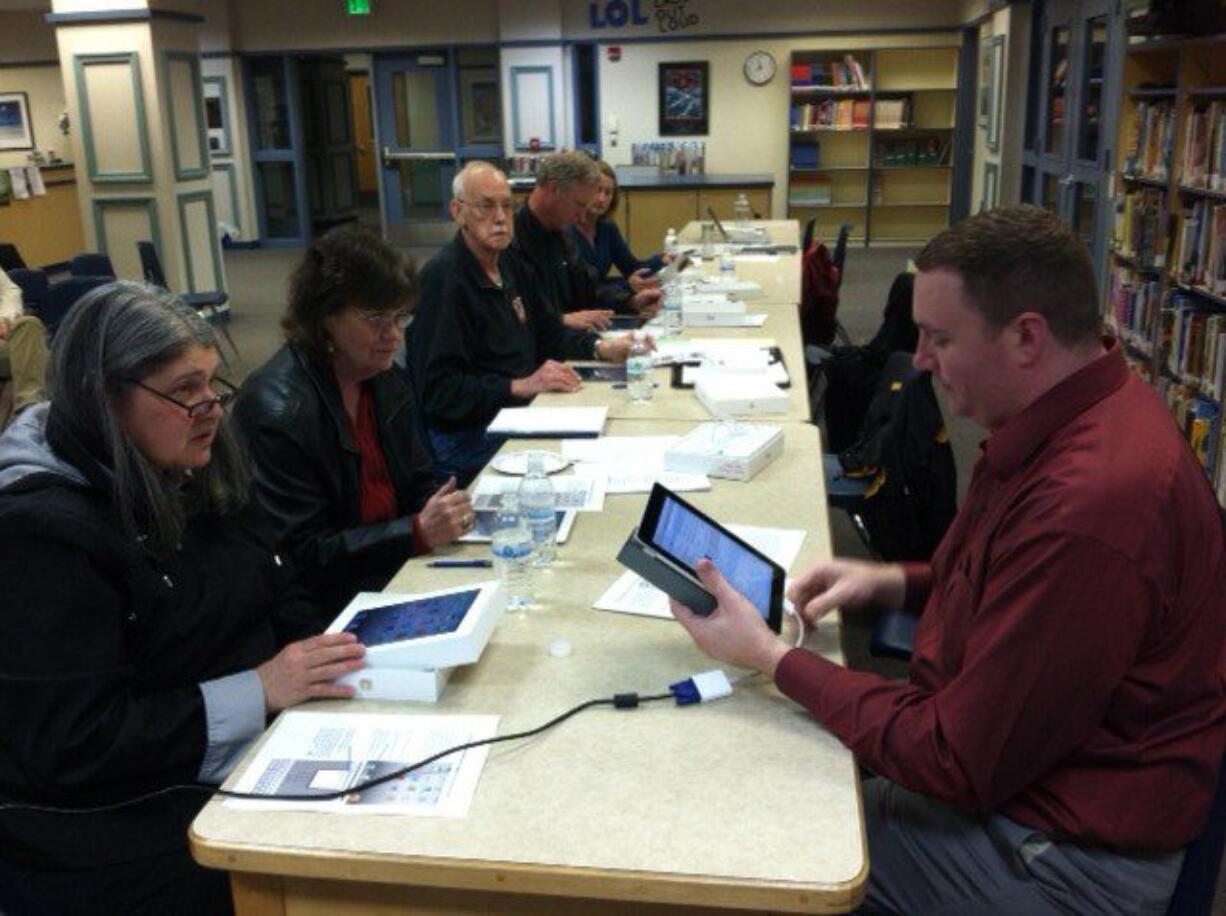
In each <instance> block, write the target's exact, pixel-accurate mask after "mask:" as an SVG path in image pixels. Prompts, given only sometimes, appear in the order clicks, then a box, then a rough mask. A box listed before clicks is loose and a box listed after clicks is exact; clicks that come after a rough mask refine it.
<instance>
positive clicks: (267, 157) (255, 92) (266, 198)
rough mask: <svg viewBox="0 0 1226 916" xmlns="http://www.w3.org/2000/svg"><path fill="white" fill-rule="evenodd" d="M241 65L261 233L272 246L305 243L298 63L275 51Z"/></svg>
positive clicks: (307, 229)
mask: <svg viewBox="0 0 1226 916" xmlns="http://www.w3.org/2000/svg"><path fill="white" fill-rule="evenodd" d="M243 65H244V68H245V70H246V83H247V93H248V106H247V111H248V118H249V132H250V136H251V158H252V160H253V165H254V168H253V170H252V171H253V174H254V177H255V197H256V213H257V215H258V216H259V221H260V236H261V238H262V240H263V243H264V244H266V245H270V246H273V247H276V246H282V245H291V246H292V245H302V244H305V242H306V240H307V238H308V235H309V232H310V217H309V209H308V204H307V183H306V175H305V169H304V168H303V160H302V123H301V117H300V107H299V99H298V89H299V86H298V68H297V62H296V61H295V60H294V59H293V58H291V57H288V56H286V55H281V54H275V55H261V56H255V57H249V58H247V59H246V60H245V61H244V64H243Z"/></svg>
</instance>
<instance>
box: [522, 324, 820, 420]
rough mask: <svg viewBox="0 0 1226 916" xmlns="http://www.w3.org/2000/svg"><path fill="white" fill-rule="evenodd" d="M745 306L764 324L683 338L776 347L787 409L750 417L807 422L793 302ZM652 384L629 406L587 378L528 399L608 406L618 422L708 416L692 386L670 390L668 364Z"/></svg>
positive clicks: (688, 333)
mask: <svg viewBox="0 0 1226 916" xmlns="http://www.w3.org/2000/svg"><path fill="white" fill-rule="evenodd" d="M749 310H750V311H751V312H752V311H757V312H765V313H766V314H767V316H768V317H767V319H766V324H765V325H763V326H762V327H760V328H693V327H691V328H685V329H684V331H683V333H682V335H681V336H682V339H695V338H698V339H701V338H718V339H721V340H738V341H743V342H744V343H746V345H757V346H763V347H769V346H777V347H779V349H780V351H781V352H782V353H783V359H784V363H785V364H786V365H787V370H788V376H789V377H790V378H791V381H792V384H791V387H789V388H786V389H783V390H784V391H785V393H786V394H787V397H788V407H787V412H786V413H780V414H763V415H761V416H758V417H754V418H753V419H758V420H761V421H763V422H765V423H781V422H789V423H807V422H809V391H808V383H807V381H806V376H805V357H804V348H803V344H802V342H801V338H800V324H799V322H798V321H797V318H796V306H795V305H784V304H769V303H760V302H757V301H755V302H753V303H751V304H750V306H749ZM653 378H654V379H655V382H656V385H657V387H656V388H655V391H654V396H653V398H652V400H651V402H650V403H648V404H632V403H631V402H630V399H629V397H628V396H627V394H626V391H625V389H623V388H613V387H612V386H611V385H610V384H609V383H608V382H586V383H585V384H584V385H583V387H582V388H580V389H579V390H578V391H574V392H570V393H557V392H546V393H544V394H539V395H537V396H536V399H535V400H534V401H533V402H532V403H533V406H535V407H600V406H607V407H608V408H609V418H610V419H618V420H693V421H697V420H709V419H711V414H710V412H709V411H708V410H707V409H706V407H704V406H703V405H702V403H701V402H700V401H699V400H698V397H697V396H696V395H695V394H694V390H693V389H692V388H673V387H672V385H671V380H672V367H671V366H661V367H659V368H657V369H655V370H654V373H653Z"/></svg>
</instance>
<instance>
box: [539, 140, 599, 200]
mask: <svg viewBox="0 0 1226 916" xmlns="http://www.w3.org/2000/svg"><path fill="white" fill-rule="evenodd" d="M536 180H537V182H538V183H539V182H544V181H552V182H553V183H554V184H555V185H557V188H558V190H559V191H569V190H570V189H571V188H573V187H577V186H578V185H584V184H595V183H596V182H598V181H600V170H599V169H598V168H596V163H595V161H594V160H593V159H592V157H591V156H589V155H588V154H587V153H581V152H579V151H578V150H567V151H566V152H562V153H550V154H549V155H548V156H544V157H542V158H541V161H540V162H539V163H538V164H537V168H536Z"/></svg>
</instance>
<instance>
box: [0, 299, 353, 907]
mask: <svg viewBox="0 0 1226 916" xmlns="http://www.w3.org/2000/svg"><path fill="white" fill-rule="evenodd" d="M219 361H220V357H219V350H218V347H217V343H216V341H215V339H214V337H213V333H212V331H211V329H210V328H209V326H208V324H207V323H206V322H205V321H204V320H203V319H201V318H200V316H199V315H197V314H196V312H195V311H194V310H192V309H191V308H189V307H188V306H186V305H185V304H183V303H182V302H181V301H180V300H178V299H176V298H174V297H173V296H170V295H169V294H167V293H164V292H161V291H157V290H154V289H152V288H150V287H144V286H141V285H138V284H134V283H112V284H109V285H107V286H104V287H100V288H99V289H96V290H94V291H92V292H91V293H89V294H87V295H86V296H85V297H83V298H82V299H81V300H80V301H79V302H78V303H77V304H76V306H74V307H73V309H72V311H71V312H70V314H69V315H68V317H67V319H65V321H64V322H63V324H62V325H61V327H60V329H59V331H58V333H57V334H56V337H55V341H54V343H53V347H52V370H51V379H50V391H51V400H50V402H49V403H44V404H39V405H36V406H34V407H31V408H29V409H27V410H26V411H24V412H23V413H22V414H21V416H20V417H19V418H18V420H17V422H16V423H14V424H13V426H12V427H10V429H9V430H8V431H7V432H6V433H5V435H4V436H3V437H2V438H0V582H2V583H3V588H2V589H0V721H3V722H4V723H5V729H4V739H3V740H2V741H0V884H3V883H7V884H8V885H9V886H10V888H11V887H14V886H15V887H16V888H17V890H18V891H20V893H21V894H22V895H24V896H25V897H28V898H29V899H30V900H31V901H33V902H34V903H35V904H36V905H41V906H42V907H44V908H46V909H48V910H50V911H52V912H66V913H145V912H148V913H169V912H174V913H176V914H185V913H210V914H211V913H225V912H228V911H229V909H230V901H229V894H228V890H227V885H226V880H225V875H224V874H223V873H220V872H210V871H207V870H205V869H202V868H200V867H199V866H197V865H195V864H194V863H193V862H192V860H191V858H190V856H189V855H188V853H187V849H186V835H187V826H188V824H189V823H190V821H191V819H192V817H193V816H194V815H195V813H196V811H197V810H198V809H199V808H200V806H201V805H202V803H203V801H204V800H205V798H206V796H205V795H204V794H202V793H201V792H199V791H191V790H190V789H185V788H182V785H183V784H189V783H196V782H203V783H217V782H219V781H220V780H221V779H223V778H224V777H225V776H226V774H227V773H228V772H229V770H230V768H231V767H232V766H233V765H234V763H235V762H236V761H237V759H238V757H239V756H240V754H241V753H242V751H243V750H244V749H245V747H246V746H247V744H248V743H249V742H250V741H251V739H252V738H254V737H255V736H256V735H258V734H259V733H260V732H261V731H262V730H263V727H264V722H265V717H266V716H267V715H269V714H271V713H274V712H276V711H278V710H281V709H284V708H285V707H287V706H291V705H293V704H295V703H298V702H301V701H302V700H305V699H308V698H310V697H336V696H346V695H348V694H349V691H348V689H347V688H342V687H340V686H338V685H336V684H334V683H332V681H333V680H334V679H335V678H336V677H338V676H339V675H341V674H343V673H345V672H348V671H351V670H355V669H357V668H360V667H361V665H362V660H361V657H362V652H363V649H362V647H361V646H360V645H359V644H358V643H357V642H356V641H354V640H353V639H352V637H351V636H348V635H325V636H318V637H315V638H313V639H308V640H304V641H302V642H296V643H291V644H289V645H287V646H285V647H284V648H282V649H280V650H279V651H278V649H279V646H280V645H281V642H282V640H279V639H278V635H277V634H278V623H279V621H281V620H282V619H284V618H285V616H286V615H289V616H292V615H293V614H296V613H300V612H301V610H300V608H298V607H295V605H300V604H302V603H303V602H305V601H306V598H305V596H304V595H303V594H302V593H301V592H300V591H298V590H297V588H296V587H295V586H294V585H293V584H292V582H291V581H290V580H289V577H288V575H287V573H286V570H285V569H284V568H283V564H282V562H281V560H280V559H279V558H278V557H277V556H276V554H274V553H273V551H272V550H271V549H270V548H269V547H267V546H266V545H265V544H263V543H261V542H260V541H259V540H257V539H256V538H254V537H253V536H252V535H251V534H249V533H248V532H247V530H246V526H245V525H243V524H242V516H243V513H244V510H245V507H246V506H247V501H248V491H249V487H250V482H249V475H248V473H247V470H246V467H247V464H246V458H245V456H244V454H243V450H242V448H241V446H240V444H239V442H238V441H237V439H236V438H235V437H234V435H233V433H232V431H231V429H230V423H229V420H228V419H227V417H226V414H225V406H226V404H227V403H228V402H229V401H230V399H231V397H232V389H231V387H230V386H229V385H228V383H226V382H225V381H224V380H223V379H221V378H220V377H218V375H217V368H218V363H219ZM172 787H179V788H172ZM4 878H7V879H8V881H7V882H4V880H3V879H4Z"/></svg>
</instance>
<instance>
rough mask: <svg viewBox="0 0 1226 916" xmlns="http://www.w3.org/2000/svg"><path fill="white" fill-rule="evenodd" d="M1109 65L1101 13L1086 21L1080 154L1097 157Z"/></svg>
mask: <svg viewBox="0 0 1226 916" xmlns="http://www.w3.org/2000/svg"><path fill="white" fill-rule="evenodd" d="M1106 64H1107V19H1106V17H1105V16H1098V17H1095V18H1094V19H1090V20H1087V21H1086V36H1085V67H1084V73H1083V76H1082V81H1083V82H1082V90H1081V104H1080V106H1079V107H1080V111H1079V115H1080V118H1081V129H1080V130H1079V131H1078V137H1077V156H1078V158H1080V159H1088V160H1091V161H1096V160H1097V159H1098V143H1099V122H1100V115H1101V112H1102V96H1103V71H1104V69H1105V67H1106Z"/></svg>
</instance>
